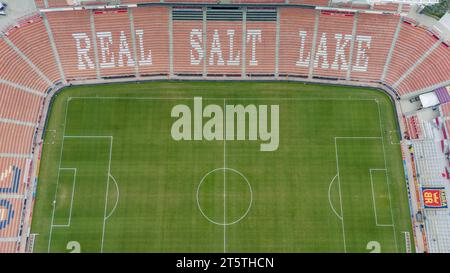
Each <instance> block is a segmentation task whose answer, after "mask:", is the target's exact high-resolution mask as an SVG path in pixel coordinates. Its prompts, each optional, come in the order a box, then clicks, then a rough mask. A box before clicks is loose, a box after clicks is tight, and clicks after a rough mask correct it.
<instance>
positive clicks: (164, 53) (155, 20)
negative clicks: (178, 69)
mask: <svg viewBox="0 0 450 273" xmlns="http://www.w3.org/2000/svg"><path fill="white" fill-rule="evenodd" d="M132 16H133V18H134V30H135V33H136V34H135V37H136V39H135V40H136V51H137V52H136V54H137V60H138V61H137V64H138V67H139V73H140V75H153V74H163V75H168V74H169V72H170V67H169V60H170V56H169V54H170V53H169V47H168V46H166V45H168V44H169V24H168V22H169V8H167V7H143V8H135V9H132ZM150 49H151V50H150Z"/></svg>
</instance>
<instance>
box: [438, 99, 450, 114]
mask: <svg viewBox="0 0 450 273" xmlns="http://www.w3.org/2000/svg"><path fill="white" fill-rule="evenodd" d="M440 110H441V116H444V117H450V102H447V103H444V104H441V105H440Z"/></svg>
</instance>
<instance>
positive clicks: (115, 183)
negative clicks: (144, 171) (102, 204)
mask: <svg viewBox="0 0 450 273" xmlns="http://www.w3.org/2000/svg"><path fill="white" fill-rule="evenodd" d="M109 176H110V177H111V179H112V181H113V182H114V185H116V192H117V197H116V203H115V204H114V207H113V209H112V210H111V212H110V213H109V214H108V216H106V220H108V218H109V217H111V215H113V213H114V212H115V211H116V208H117V205H118V204H119V197H120V192H119V184H117V181H116V179H115V178H114V176H112V175H111V174H110V175H109Z"/></svg>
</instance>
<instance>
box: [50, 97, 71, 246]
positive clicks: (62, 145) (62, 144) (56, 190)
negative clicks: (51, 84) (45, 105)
mask: <svg viewBox="0 0 450 273" xmlns="http://www.w3.org/2000/svg"><path fill="white" fill-rule="evenodd" d="M69 101H70V98H69V99H67V100H66V109H65V114H64V124H63V127H64V128H63V134H62V135H63V136H62V140H61V152H60V155H59V166H58V175H57V178H56V186H55V187H56V188H55V196H54V198H53V201H54V200H56V196H57V194H58V184H59V173H60V172H59V170H60V169H61V161H62V154H63V150H64V135H65V134H66V124H67V123H66V122H67V112H68V108H69ZM55 208H56V206H55V204H53V211H52V219H51V222H50V231H49V236H48V247H47V252H49V253H50V247H51V243H52V232H53V221H54V219H55Z"/></svg>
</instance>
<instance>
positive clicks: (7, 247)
mask: <svg viewBox="0 0 450 273" xmlns="http://www.w3.org/2000/svg"><path fill="white" fill-rule="evenodd" d="M16 249H17V242H15V241H13V242H0V253H12V252H16Z"/></svg>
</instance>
